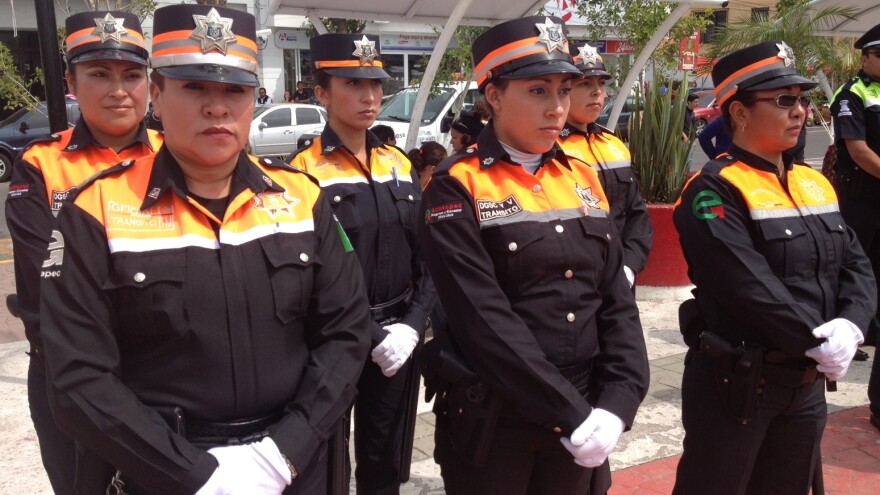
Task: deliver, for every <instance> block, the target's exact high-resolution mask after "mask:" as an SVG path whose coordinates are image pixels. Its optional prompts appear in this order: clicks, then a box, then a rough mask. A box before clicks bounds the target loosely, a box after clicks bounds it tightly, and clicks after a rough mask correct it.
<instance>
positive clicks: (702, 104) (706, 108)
mask: <svg viewBox="0 0 880 495" xmlns="http://www.w3.org/2000/svg"><path fill="white" fill-rule="evenodd" d="M696 94H698V95H699V96H700V100H699V101H698V102H697V108H695V109H694V125H695V127H696V129H695V130H694V132H695V133H696V135H697V136H699V135H700V133H701V132H703V129H705V128H706V126H707V125H709V124H711V123H712V121H714V120H715V119H717V118H718V117H721V108H720V107H719V106H718V105H717V104H716V103H715V94H714V93H713V92H712V90H701V91H697V92H696Z"/></svg>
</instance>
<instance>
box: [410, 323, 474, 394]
mask: <svg viewBox="0 0 880 495" xmlns="http://www.w3.org/2000/svg"><path fill="white" fill-rule="evenodd" d="M419 369H420V371H421V373H422V377H424V379H425V402H430V401H431V399H432V398H433V397H434V395H435V394H440V395H443V394H444V393H445V392H446V391H448V390H449V388H450V386H452V384H455V383H459V382H472V381H475V380H476V379H477V374H476V373H474V372H473V371H471V369H470V367H469V366H468V365H467V363H465V362H464V360H463V359H462V358H461V357H460V356H459V355H458V354H456V353H454V352H451V351H449V350H447V349H445V348H444V347H443V344H442V343H441V341H440V339H439V338H433V339H431V340H429V341H427V342H425V345H424V346H423V348H422V354H421V358H420V361H419Z"/></svg>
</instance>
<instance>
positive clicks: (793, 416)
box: [673, 351, 827, 495]
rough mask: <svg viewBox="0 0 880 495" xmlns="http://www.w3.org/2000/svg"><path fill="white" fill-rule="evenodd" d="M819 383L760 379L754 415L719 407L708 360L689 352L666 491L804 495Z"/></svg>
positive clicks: (818, 432) (822, 408)
mask: <svg viewBox="0 0 880 495" xmlns="http://www.w3.org/2000/svg"><path fill="white" fill-rule="evenodd" d="M824 385H825V381H824V380H822V379H820V380H817V381H816V382H815V383H812V384H809V385H804V386H801V387H783V386H779V385H774V384H772V383H767V384H765V385H764V393H763V394H762V395H761V398H760V399H759V408H758V413H757V417H756V419H755V420H753V421H751V422H749V423H748V424H745V425H743V424H740V423H739V422H738V421H736V420H734V419H733V418H732V417H731V416H730V415H729V414H728V413H727V412H726V411H725V410H724V409H723V408H722V406H721V402H720V399H719V396H718V389H717V387H716V384H715V378H714V375H713V363H712V360H711V359H710V358H707V357H706V356H704V355H702V354H699V353H695V352H694V351H690V352H689V353H688V358H687V359H686V365H685V369H684V376H683V378H682V386H681V413H682V414H681V416H682V424H683V425H684V430H685V437H684V453H683V454H682V456H681V460H680V461H679V463H678V471H677V474H676V480H675V488H674V490H673V494H676V495H690V494H706V493H711V494H713V495H728V494H729V495H740V494H746V493H748V494H749V495H756V494H779V495H797V494H803V495H806V494H807V493H809V491H810V483H811V482H812V479H813V468H814V466H815V461H816V459H817V456H818V453H819V444H820V442H821V440H822V431H823V430H824V428H825V418H826V415H827V407H826V404H825V390H824Z"/></svg>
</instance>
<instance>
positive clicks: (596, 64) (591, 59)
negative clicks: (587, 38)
mask: <svg viewBox="0 0 880 495" xmlns="http://www.w3.org/2000/svg"><path fill="white" fill-rule="evenodd" d="M571 57H572V59H574V65H575V67H577V68H578V69H580V71H581V72H582V73H583V74H584V77H593V76H599V77H602V78H604V79H611V74H610V73H608V71H606V70H605V61H604V60H602V55H599V51H598V50H596V48H595V47H593V46H592V45H590V44H589V43H584V44H583V45H578V44H575V43H572V44H571Z"/></svg>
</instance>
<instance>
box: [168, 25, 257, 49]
mask: <svg viewBox="0 0 880 495" xmlns="http://www.w3.org/2000/svg"><path fill="white" fill-rule="evenodd" d="M191 35H192V30H189V29H180V30H177V31H168V32H167V33H162V34H158V35H156V36H153V45H154V46H155V45H157V44H159V43H164V42H167V41H181V40H191V39H194V38H192V37H191ZM235 42H236V43H238V44H240V45H242V46H244V47H246V48H250V49H251V50H254V51H257V44H256V43H254V41H253V40H251V39H250V38H248V37H246V36H238V35H236V36H235Z"/></svg>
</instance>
